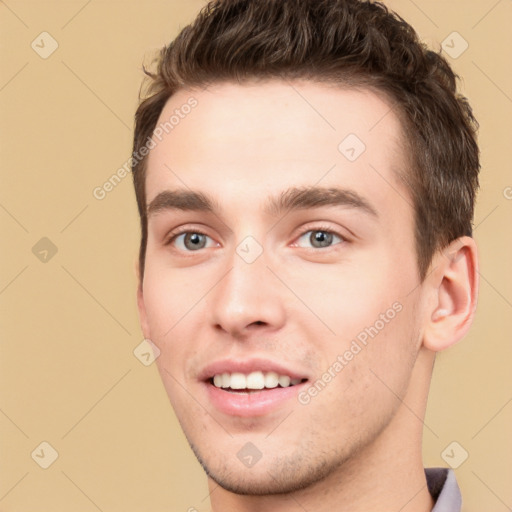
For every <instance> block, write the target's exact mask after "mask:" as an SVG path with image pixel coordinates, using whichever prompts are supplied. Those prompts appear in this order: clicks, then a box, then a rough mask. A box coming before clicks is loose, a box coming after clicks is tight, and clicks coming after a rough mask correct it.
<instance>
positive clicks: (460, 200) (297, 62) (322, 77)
mask: <svg viewBox="0 0 512 512" xmlns="http://www.w3.org/2000/svg"><path fill="white" fill-rule="evenodd" d="M147 74H148V75H149V77H150V79H151V83H150V85H149V88H148V89H147V97H146V98H145V99H144V100H143V101H142V102H141V104H140V105H139V108H138V110H137V112H136V115H135V122H136V125H135V135H134V144H133V150H134V154H137V155H138V154H139V151H140V149H141V148H142V146H143V145H144V144H145V143H146V141H147V139H148V137H150V136H151V135H152V133H153V130H154V129H155V127H156V123H157V121H158V118H159V116H160V113H161V112H162V109H163V108H164V106H165V104H166V102H167V100H168V99H169V98H170V97H171V96H172V95H173V94H174V93H175V92H176V91H177V90H179V89H181V88H184V87H204V86H207V85H209V84H211V83H215V82H236V83H243V82H247V81H251V80H267V79H284V80H290V79H306V80H311V81H315V82H329V83H335V84H339V85H340V86H344V87H347V86H349V87H366V88H370V89H373V90H375V91H377V92H380V93H383V94H384V95H385V96H386V97H387V98H388V99H389V100H390V102H391V103H392V104H393V108H394V110H395V112H396V114H397V115H398V116H399V118H400V120H401V122H402V128H403V133H404V137H403V138H404V139H405V140H404V141H403V142H404V145H405V146H406V149H407V151H406V152H407V156H408V160H409V162H410V169H409V170H408V171H407V173H406V174H405V175H404V176H401V178H402V179H403V180H404V181H405V183H406V184H407V186H408V188H409V191H410V193H411V196H412V199H413V203H414V210H415V243H416V252H417V259H418V270H419V274H420V277H421V279H423V278H424V277H425V276H426V273H427V271H428V268H429V266H430V263H431V261H432V257H433V255H434V254H435V253H436V251H438V250H439V249H442V248H444V247H446V246H447V245H448V244H449V243H450V242H451V241H452V240H454V239H456V238H458V237H460V236H463V235H469V236H470V235H471V232H472V220H473V210H474V199H475V193H476V190H477V189H478V172H479V169H480V164H479V152H478V146H477V143H476V130H477V123H476V121H475V119H474V117H473V114H472V111H471V108H470V106H469V104H468V102H467V100H466V99H465V98H464V97H463V96H461V95H460V94H459V93H458V92H457V88H456V79H457V76H456V75H455V74H454V72H453V71H452V69H451V68H450V66H449V64H448V63H447V62H446V60H445V59H444V58H443V57H442V56H441V55H440V53H436V52H434V51H431V50H429V49H427V48H426V46H425V45H424V44H422V43H421V42H420V40H419V39H418V36H417V34H416V32H415V31H414V29H413V28H412V27H411V26H410V25H408V24H407V23H406V22H405V21H404V20H403V19H402V18H400V16H398V15H397V14H395V13H392V12H390V11H389V10H388V9H387V8H386V6H384V5H383V4H382V3H380V2H371V1H361V0H214V1H211V2H209V3H208V4H207V5H206V6H205V7H204V8H203V9H202V11H201V12H200V14H199V15H198V16H197V18H196V19H195V21H194V22H193V23H192V24H191V25H188V26H186V27H185V28H184V29H183V30H182V31H181V32H180V34H179V35H178V36H177V37H176V39H175V40H174V41H173V42H171V43H170V44H169V46H167V47H165V48H163V49H162V51H161V54H160V58H159V62H158V68H157V70H156V72H155V73H149V72H147ZM146 160H147V158H142V159H134V160H133V166H132V171H133V179H134V185H135V192H136V197H137V204H138V208H139V214H140V219H141V245H140V259H139V266H140V277H141V281H142V279H143V275H144V262H145V253H146V244H147V216H146V195H145V174H146Z"/></svg>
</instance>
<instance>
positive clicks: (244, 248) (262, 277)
mask: <svg viewBox="0 0 512 512" xmlns="http://www.w3.org/2000/svg"><path fill="white" fill-rule="evenodd" d="M267 262H268V258H267V255H266V254H265V251H264V250H263V248H262V247H261V246H260V248H259V249H258V248H257V247H255V245H254V242H253V241H251V240H245V241H242V242H241V243H240V244H239V245H238V246H237V248H236V250H234V251H233V253H232V255H231V257H230V259H229V262H228V265H229V268H230V270H229V272H227V274H226V275H225V276H224V278H223V279H222V280H221V281H220V282H219V283H218V285H217V286H216V287H215V293H214V295H213V297H212V301H211V306H210V307H211V312H212V321H213V323H214V324H215V325H217V326H220V327H221V328H222V329H223V330H225V331H227V332H230V333H231V334H236V333H238V334H240V333H242V332H243V331H244V330H245V329H247V328H248V327H249V326H255V325H260V326H261V325H266V326H268V327H272V328H278V327H280V326H281V325H282V323H283V322H284V317H285V314H284V302H283V297H281V296H280V291H279V288H278V287H276V283H275V281H276V279H275V277H274V276H273V274H272V272H270V271H269V269H268V268H267Z"/></svg>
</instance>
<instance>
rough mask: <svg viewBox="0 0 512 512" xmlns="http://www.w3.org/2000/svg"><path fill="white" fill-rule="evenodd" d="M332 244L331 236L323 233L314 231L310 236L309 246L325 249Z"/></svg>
mask: <svg viewBox="0 0 512 512" xmlns="http://www.w3.org/2000/svg"><path fill="white" fill-rule="evenodd" d="M331 242H332V234H331V233H326V232H325V231H315V232H314V233H312V235H311V245H313V246H314V247H327V246H328V245H330V244H331Z"/></svg>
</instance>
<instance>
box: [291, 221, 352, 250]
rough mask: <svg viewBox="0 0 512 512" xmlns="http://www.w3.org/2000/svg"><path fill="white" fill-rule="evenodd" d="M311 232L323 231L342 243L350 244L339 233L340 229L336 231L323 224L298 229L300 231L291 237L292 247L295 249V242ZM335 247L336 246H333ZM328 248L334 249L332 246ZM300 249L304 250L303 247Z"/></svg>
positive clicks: (345, 237) (347, 239)
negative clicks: (339, 239)
mask: <svg viewBox="0 0 512 512" xmlns="http://www.w3.org/2000/svg"><path fill="white" fill-rule="evenodd" d="M311 231H324V232H326V233H330V234H332V235H335V236H338V237H339V238H341V240H342V242H347V243H348V242H350V239H349V237H348V236H346V235H344V234H342V233H341V230H340V229H336V228H334V227H332V226H328V225H325V224H320V225H318V224H316V225H306V226H302V227H301V228H300V230H299V231H298V232H297V234H295V235H294V236H293V242H292V246H294V247H297V241H298V240H299V239H300V238H301V237H303V236H304V235H305V234H307V233H309V232H311ZM335 245H337V244H335ZM330 247H334V246H330ZM328 248H329V247H326V249H328ZM302 249H305V247H302ZM313 249H314V250H318V249H317V248H313Z"/></svg>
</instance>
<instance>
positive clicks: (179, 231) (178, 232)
mask: <svg viewBox="0 0 512 512" xmlns="http://www.w3.org/2000/svg"><path fill="white" fill-rule="evenodd" d="M314 231H321V232H323V233H328V234H330V235H335V236H337V237H339V238H340V239H341V240H342V242H343V243H346V242H348V240H347V238H346V237H345V236H343V235H342V234H341V233H338V232H337V231H335V230H333V229H332V228H330V227H327V226H315V227H309V228H307V229H304V230H303V231H301V232H300V233H299V234H298V235H297V236H295V238H294V240H299V239H300V238H302V237H303V236H304V235H305V234H307V233H310V232H314ZM184 233H197V234H198V235H203V236H207V237H209V235H208V234H207V233H205V232H204V231H202V230H201V229H190V228H187V227H183V228H178V229H177V230H175V231H173V232H171V233H170V234H169V236H168V239H167V241H166V242H165V245H171V244H172V243H173V242H174V240H176V238H177V237H178V236H180V235H183V234H184ZM210 238H211V237H210ZM335 245H338V244H335ZM330 247H333V246H329V247H327V248H325V249H329V248H330ZM303 249H312V250H314V251H318V250H319V249H318V248H315V247H307V248H304V247H303ZM325 249H324V250H325ZM188 252H194V251H188Z"/></svg>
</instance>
